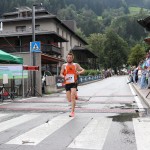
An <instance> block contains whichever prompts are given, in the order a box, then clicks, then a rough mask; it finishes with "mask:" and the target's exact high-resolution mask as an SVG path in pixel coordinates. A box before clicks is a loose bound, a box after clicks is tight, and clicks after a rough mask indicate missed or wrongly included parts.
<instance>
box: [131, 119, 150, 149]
mask: <svg viewBox="0 0 150 150" xmlns="http://www.w3.org/2000/svg"><path fill="white" fill-rule="evenodd" d="M133 126H134V131H135V137H136V144H137V150H148V149H150V118H133Z"/></svg>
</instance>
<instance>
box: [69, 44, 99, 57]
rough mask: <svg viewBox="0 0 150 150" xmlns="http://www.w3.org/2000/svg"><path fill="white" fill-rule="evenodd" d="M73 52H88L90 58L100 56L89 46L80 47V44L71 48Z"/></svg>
mask: <svg viewBox="0 0 150 150" xmlns="http://www.w3.org/2000/svg"><path fill="white" fill-rule="evenodd" d="M71 50H72V51H73V52H79V51H80V52H84V53H86V55H87V57H88V58H98V56H96V55H95V54H94V53H93V52H91V51H90V50H88V49H87V48H84V47H80V46H75V47H74V48H73V49H71Z"/></svg>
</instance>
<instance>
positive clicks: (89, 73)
mask: <svg viewBox="0 0 150 150" xmlns="http://www.w3.org/2000/svg"><path fill="white" fill-rule="evenodd" d="M99 74H100V71H98V70H85V73H84V74H83V76H90V75H91V76H95V75H99Z"/></svg>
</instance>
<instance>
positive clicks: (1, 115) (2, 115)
mask: <svg viewBox="0 0 150 150" xmlns="http://www.w3.org/2000/svg"><path fill="white" fill-rule="evenodd" d="M7 115H8V114H0V118H1V117H4V116H7Z"/></svg>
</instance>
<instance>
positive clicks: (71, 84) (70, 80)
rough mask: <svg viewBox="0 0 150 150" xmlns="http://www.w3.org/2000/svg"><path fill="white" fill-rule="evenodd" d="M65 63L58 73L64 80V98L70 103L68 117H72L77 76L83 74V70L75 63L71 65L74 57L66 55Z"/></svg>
mask: <svg viewBox="0 0 150 150" xmlns="http://www.w3.org/2000/svg"><path fill="white" fill-rule="evenodd" d="M66 59H67V63H65V64H63V65H62V67H61V71H60V76H61V77H62V78H64V80H65V89H66V96H67V99H68V101H69V102H71V103H72V108H71V113H70V115H69V117H74V115H75V114H74V111H75V105H76V102H75V96H76V90H77V76H78V75H80V74H83V73H84V69H83V68H82V67H81V66H80V65H79V64H77V63H73V60H74V55H73V54H72V53H68V55H67V58H66Z"/></svg>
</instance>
